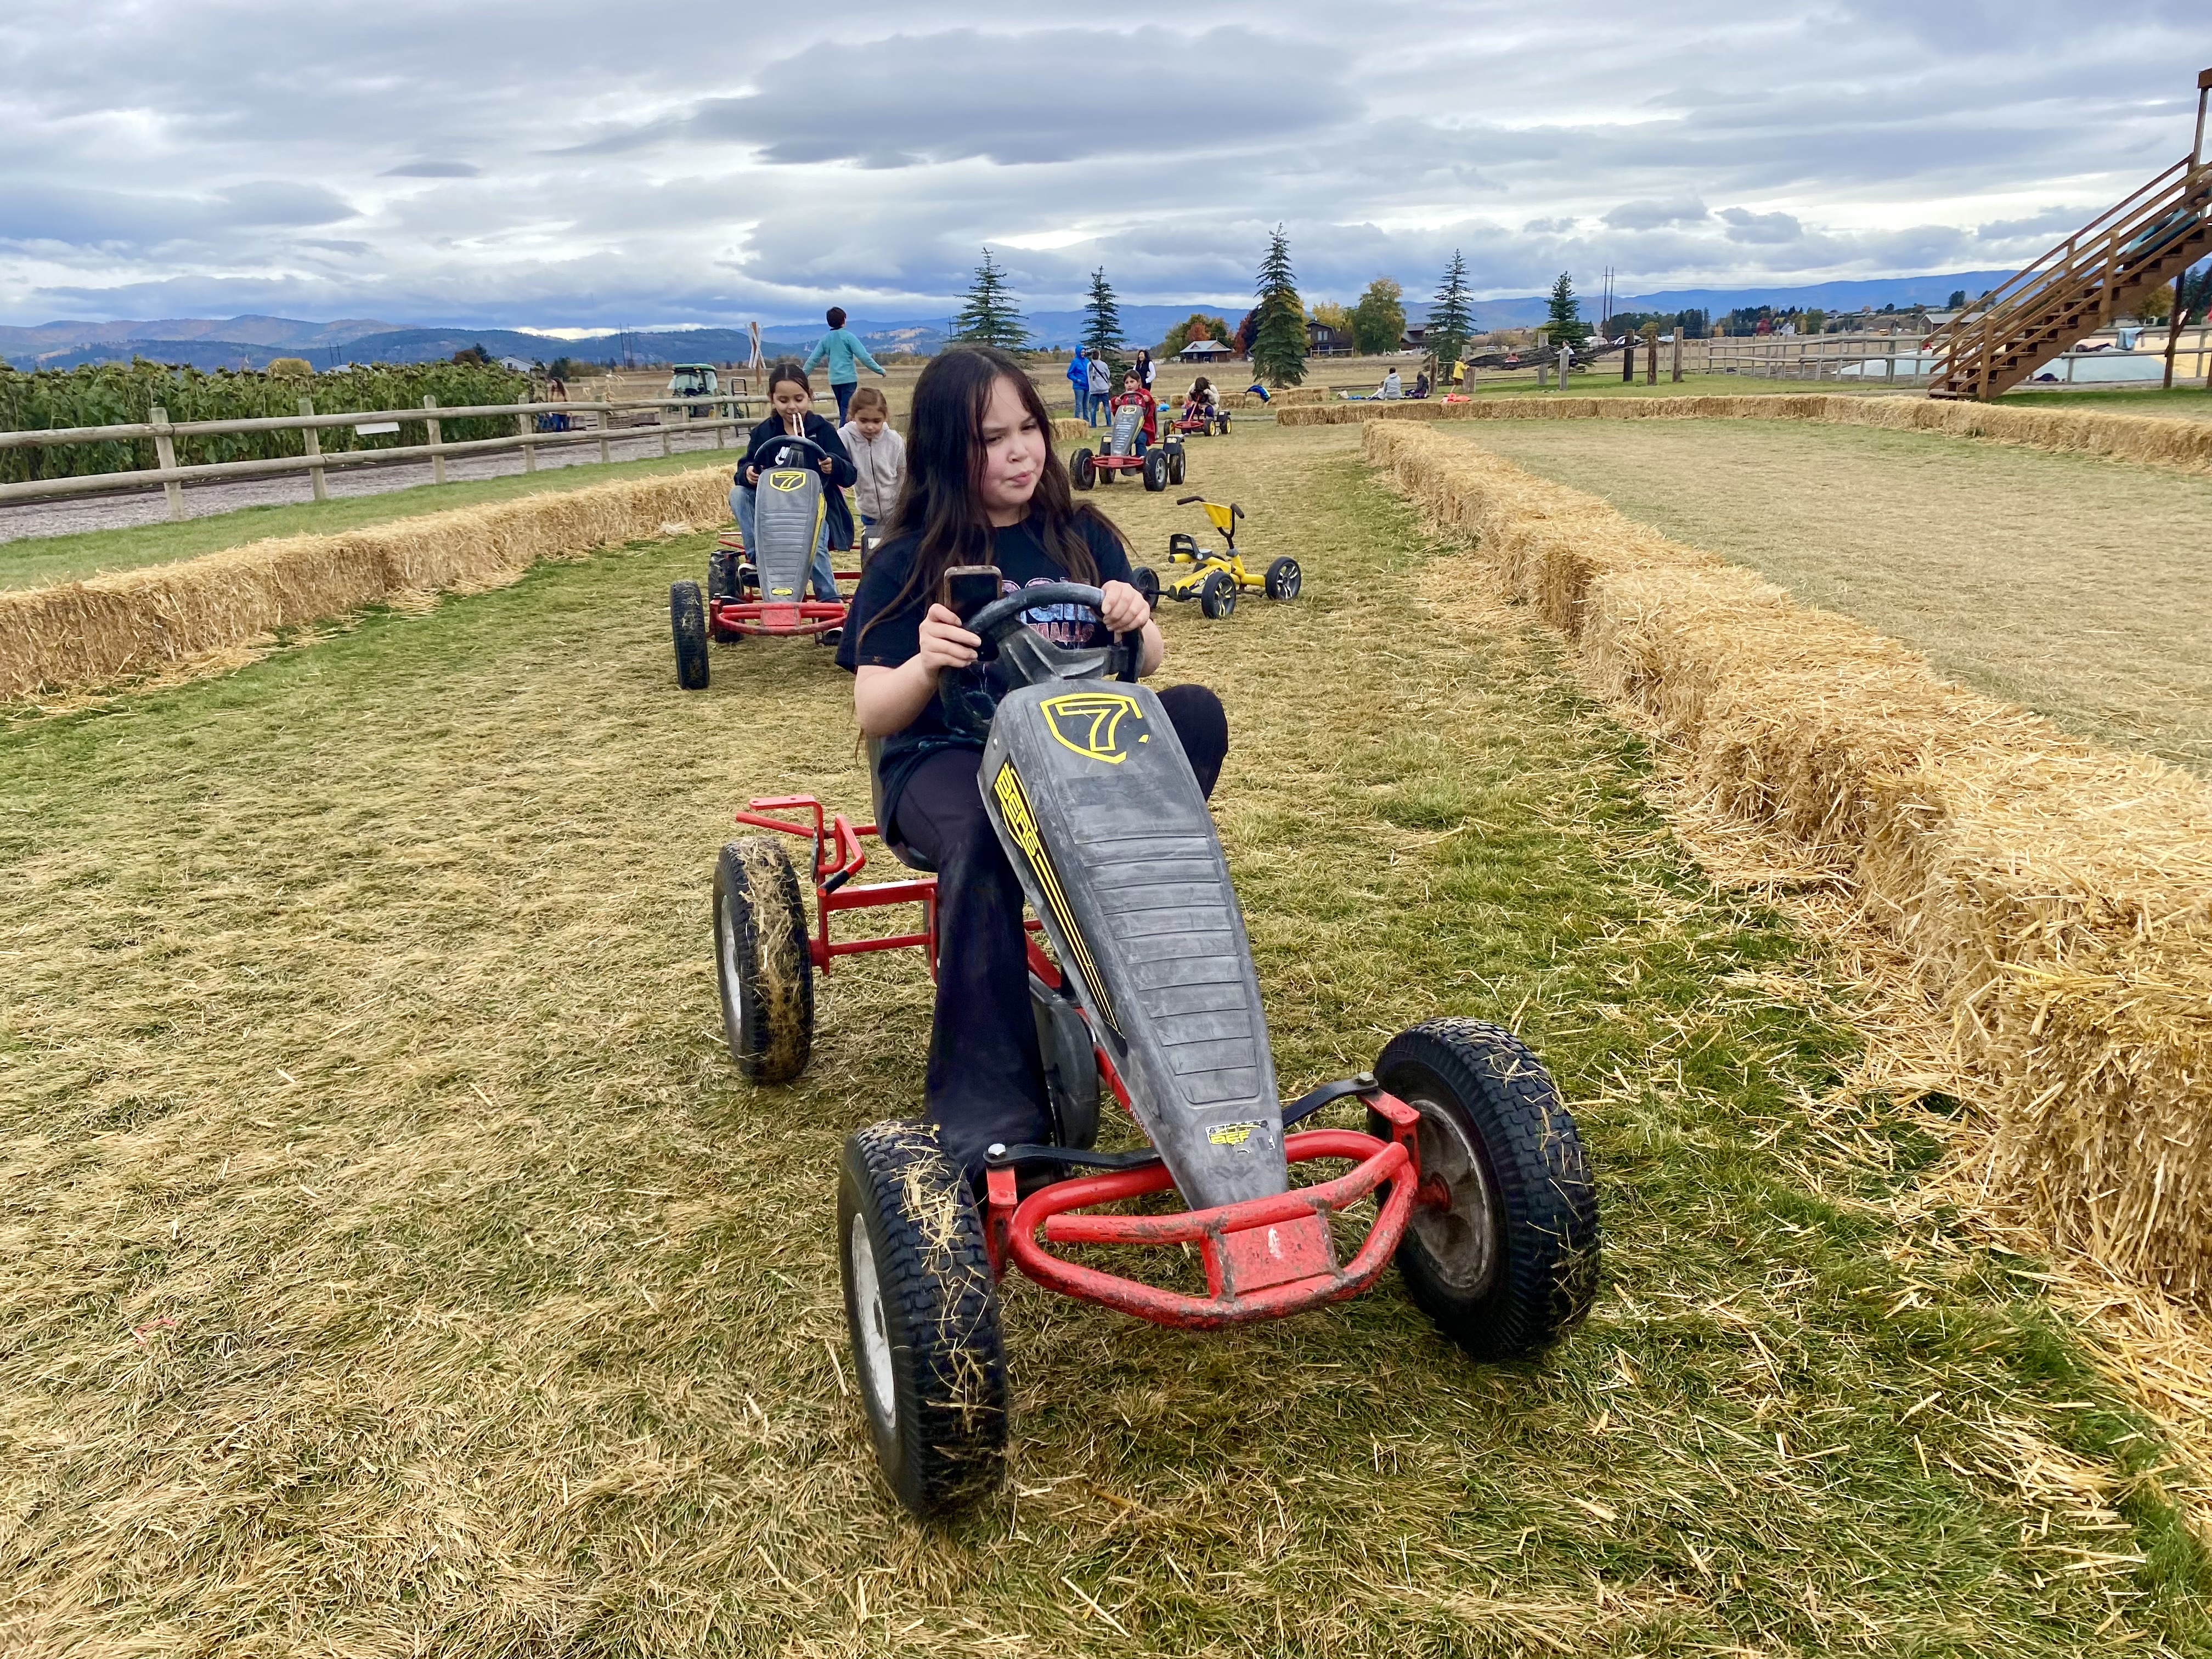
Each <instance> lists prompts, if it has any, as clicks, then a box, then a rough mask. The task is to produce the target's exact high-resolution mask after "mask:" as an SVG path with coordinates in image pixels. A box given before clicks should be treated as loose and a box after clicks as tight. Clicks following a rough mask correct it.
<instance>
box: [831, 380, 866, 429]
mask: <svg viewBox="0 0 2212 1659" xmlns="http://www.w3.org/2000/svg"><path fill="white" fill-rule="evenodd" d="M859 385H860V382H859V381H858V380H832V381H831V382H830V383H829V389H830V391H832V392H836V394H837V424H838V425H839V426H842V425H844V424H845V422H846V421H847V420H848V419H849V418H850V417H851V414H852V409H853V392H854V389H855V388H856V387H858V386H859Z"/></svg>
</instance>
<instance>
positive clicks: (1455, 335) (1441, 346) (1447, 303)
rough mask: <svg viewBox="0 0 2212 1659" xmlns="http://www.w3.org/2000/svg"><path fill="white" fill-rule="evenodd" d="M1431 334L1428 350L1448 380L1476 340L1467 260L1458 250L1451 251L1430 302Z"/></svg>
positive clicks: (1439, 372)
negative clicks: (1468, 284)
mask: <svg viewBox="0 0 2212 1659" xmlns="http://www.w3.org/2000/svg"><path fill="white" fill-rule="evenodd" d="M1428 330H1429V331H1428V342H1429V349H1430V350H1431V351H1433V352H1435V353H1436V354H1437V374H1438V375H1439V376H1440V377H1442V378H1443V379H1446V380H1449V378H1450V376H1451V368H1452V365H1453V364H1454V363H1455V362H1458V361H1459V360H1460V359H1461V358H1462V357H1464V356H1466V355H1467V343H1468V341H1469V340H1471V339H1473V338H1474V297H1473V296H1472V295H1469V294H1468V291H1467V260H1466V259H1465V258H1463V257H1462V255H1461V253H1460V251H1459V250H1458V249H1457V248H1454V249H1453V250H1452V257H1451V264H1449V265H1446V266H1445V267H1444V279H1443V282H1442V283H1438V284H1437V297H1436V298H1435V299H1433V300H1431V301H1429V324H1428Z"/></svg>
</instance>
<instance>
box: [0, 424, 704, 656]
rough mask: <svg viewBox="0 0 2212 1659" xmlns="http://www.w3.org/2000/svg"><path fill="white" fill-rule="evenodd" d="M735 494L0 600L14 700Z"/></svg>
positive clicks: (441, 532)
mask: <svg viewBox="0 0 2212 1659" xmlns="http://www.w3.org/2000/svg"><path fill="white" fill-rule="evenodd" d="M728 496H729V473H728V471H726V468H724V467H722V466H720V465H716V466H714V467H709V468H705V469H701V470H696V471H684V472H672V473H661V474H659V475H657V476H654V477H645V478H625V479H621V480H618V481H617V482H614V483H603V484H592V485H587V486H586V487H585V488H583V489H571V490H558V491H549V492H547V493H545V494H543V495H525V496H521V497H519V498H517V499H516V500H513V501H500V502H495V503H494V504H492V505H489V506H486V507H457V508H454V509H453V510H452V511H449V512H445V513H424V514H422V515H421V516H419V517H416V518H410V519H395V520H391V521H390V522H388V523H385V524H380V525H372V526H368V527H367V528H364V529H361V530H352V531H344V532H339V533H338V534H337V535H331V536H287V537H283V538H274V539H271V540H269V541H264V542H255V543H252V544H248V545H246V546H245V547H237V548H229V549H226V550H223V551H222V552H219V553H210V554H207V555H204V556H202V557H200V558H197V559H186V560H182V561H179V562H177V563H174V564H166V565H149V566H147V567H145V568H143V569H138V570H125V571H118V572H117V573H115V574H112V575H105V576H94V577H91V578H89V579H88V580H84V581H72V582H63V583H59V584H58V585H56V586H52V587H43V588H32V589H28V590H26V591H22V592H8V593H0V698H4V699H15V698H21V697H27V696H36V695H39V694H40V693H44V692H52V691H58V690H94V689H96V688H98V687H100V686H102V685H106V684H112V682H114V681H116V680H118V679H120V678H124V677H125V676H127V675H131V674H137V673H143V672H146V671H149V670H152V669H155V668H159V667H163V666H166V665H172V664H175V663H179V662H184V661H188V660H190V659H193V658H196V657H201V656H205V655H208V654H210V653H215V652H219V651H222V650H226V649H231V648H234V647H238V646H240V645H242V644H244V643H246V641H249V640H252V639H255V638H258V637H259V636H260V635H264V634H267V633H269V632H270V630H272V629H278V628H295V627H300V626H302V625H304V624H306V623H313V622H318V621H321V620H323V619H325V618H326V617H338V616H343V615H344V614H345V613H347V612H348V611H357V610H359V609H360V608H361V607H362V606H363V605H372V604H374V603H376V602H377V601H379V600H381V599H390V598H392V597H393V596H395V595H398V594H401V593H408V592H441V591H444V590H447V589H454V588H461V589H465V588H472V587H483V586H492V585H495V584H496V583H498V582H501V581H506V580H513V578H514V577H516V576H518V575H520V574H521V573H522V572H523V571H524V570H526V569H527V568H529V567H530V566H531V565H532V564H534V563H535V562H538V560H539V559H544V558H556V557H562V556H573V555H574V554H578V553H583V552H588V551H590V550H592V549H593V548H599V547H609V546H614V545H617V544H620V543H623V542H628V541H636V540H641V539H643V538H648V537H653V536H658V535H660V534H662V533H663V531H664V527H665V526H667V525H669V524H671V523H672V524H676V525H678V526H687V527H688V526H709V525H714V524H719V523H720V522H721V521H722V520H724V519H726V517H727V516H728Z"/></svg>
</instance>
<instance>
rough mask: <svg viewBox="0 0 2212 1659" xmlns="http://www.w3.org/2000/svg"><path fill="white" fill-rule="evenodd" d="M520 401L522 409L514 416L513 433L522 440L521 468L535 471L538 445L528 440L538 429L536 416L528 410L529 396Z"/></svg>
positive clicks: (536, 469) (536, 468) (526, 470)
mask: <svg viewBox="0 0 2212 1659" xmlns="http://www.w3.org/2000/svg"><path fill="white" fill-rule="evenodd" d="M520 403H521V404H522V405H523V410H522V413H521V414H520V415H518V416H515V417H514V435H515V436H516V437H518V438H520V439H521V440H522V470H523V471H525V472H535V471H538V446H537V445H536V444H534V443H532V442H531V441H530V437H531V435H532V433H534V432H535V431H537V429H538V417H537V416H535V415H532V413H531V412H530V409H529V404H530V399H529V398H522V399H520Z"/></svg>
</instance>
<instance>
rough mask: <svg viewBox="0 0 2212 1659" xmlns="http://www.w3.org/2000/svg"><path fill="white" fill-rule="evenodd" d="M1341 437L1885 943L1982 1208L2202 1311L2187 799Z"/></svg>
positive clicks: (1461, 462)
mask: <svg viewBox="0 0 2212 1659" xmlns="http://www.w3.org/2000/svg"><path fill="white" fill-rule="evenodd" d="M1364 446H1365V453H1366V454H1367V457H1368V458H1369V459H1370V460H1371V461H1373V462H1376V463H1377V464H1379V465H1382V466H1383V467H1384V468H1386V469H1388V470H1389V471H1390V472H1391V473H1392V474H1393V475H1395V477H1396V479H1397V480H1398V481H1399V483H1401V485H1402V486H1403V487H1404V489H1406V490H1407V492H1408V494H1410V495H1412V497H1413V499H1414V500H1415V501H1416V502H1418V503H1419V505H1420V506H1421V507H1423V508H1425V510H1426V511H1427V512H1428V513H1430V514H1431V515H1433V517H1434V518H1436V519H1437V520H1440V521H1442V522H1443V524H1444V525H1445V526H1449V527H1450V528H1451V529H1453V530H1455V531H1458V532H1462V533H1464V534H1466V535H1468V536H1470V537H1472V538H1474V541H1475V543H1476V544H1477V547H1478V549H1479V550H1480V553H1481V555H1483V556H1485V557H1486V559H1487V560H1488V561H1491V562H1494V564H1495V566H1496V568H1497V571H1498V579H1499V580H1500V582H1501V584H1502V585H1503V586H1504V587H1505V588H1506V589H1508V590H1509V591H1510V593H1511V594H1512V595H1514V596H1516V597H1518V598H1520V599H1523V600H1526V601H1527V602H1528V603H1529V604H1530V605H1533V606H1534V607H1535V608H1536V609H1537V610H1539V611H1541V614H1542V616H1543V617H1544V618H1545V620H1546V621H1547V622H1548V623H1551V624H1552V625H1553V627H1555V628H1557V629H1560V630H1561V631H1562V632H1564V633H1565V634H1566V635H1568V636H1569V637H1570V638H1571V640H1572V641H1573V642H1574V643H1575V645H1576V646H1577V647H1579V650H1580V653H1581V655H1582V659H1583V663H1584V665H1585V669H1586V671H1587V672H1588V673H1589V675H1590V676H1591V678H1593V680H1594V682H1595V684H1596V685H1597V686H1598V687H1599V688H1600V689H1601V690H1602V691H1603V692H1604V693H1605V694H1607V696H1610V697H1612V698H1613V699H1616V700H1617V701H1618V702H1620V703H1621V704H1624V705H1626V707H1627V708H1628V709H1629V710H1630V711H1631V712H1632V714H1633V715H1634V716H1635V717H1637V718H1638V720H1640V722H1641V723H1642V724H1644V725H1645V726H1647V727H1648V728H1649V729H1650V730H1651V731H1653V732H1655V733H1656V736H1658V737H1659V738H1661V739H1662V740H1663V741H1665V742H1666V743H1668V744H1671V745H1674V747H1675V750H1676V752H1677V754H1678V755H1679V757H1680V763H1681V764H1682V766H1683V767H1684V769H1686V774H1687V775H1688V777H1689V779H1690V781H1691V782H1692V786H1693V787H1696V788H1697V789H1699V790H1700V791H1702V792H1703V793H1704V794H1705V796H1706V797H1707V798H1708V799H1709V802H1710V805H1711V807H1712V808H1713V809H1714V810H1716V811H1719V812H1721V813H1723V814H1724V815H1727V816H1729V817H1732V818H1734V819H1735V820H1737V821H1740V822H1742V823H1747V824H1752V825H1756V826H1758V827H1759V828H1760V829H1762V830H1764V831H1765V832H1766V833H1768V834H1769V835H1773V836H1780V837H1782V838H1784V841H1785V842H1786V843H1787V844H1788V845H1789V847H1790V849H1791V851H1792V852H1793V853H1794V854H1795V855H1796V858H1798V859H1799V860H1802V862H1803V864H1804V865H1805V866H1808V868H1812V869H1816V870H1819V871H1820V872H1824V873H1825V874H1826V877H1827V878H1830V879H1832V880H1833V881H1835V882H1837V883H1838V884H1844V885H1845V888H1846V890H1849V891H1851V892H1853V893H1854V894H1855V896H1857V900H1858V901H1859V902H1860V904H1861V905H1862V906H1863V910H1864V913H1865V915H1867V916H1868V918H1869V920H1871V921H1874V922H1875V924H1876V925H1878V926H1879V927H1882V928H1883V929H1884V930H1885V931H1886V932H1887V933H1888V935H1889V936H1890V937H1891V938H1893V939H1894V940H1895V941H1896V942H1897V944H1898V945H1899V946H1901V947H1902V949H1903V951H1904V952H1905V955H1906V956H1907V957H1909V959H1910V960H1911V962H1912V963H1913V964H1914V971H1915V973H1916V974H1917V976H1918V977H1919V980H1920V981H1921V988H1922V989H1923V991H1924V992H1925V993H1926V994H1927V995H1928V996H1929V998H1930V999H1931V1000H1932V1001H1933V1002H1934V1003H1935V1004H1936V1006H1940V1007H1941V1008H1942V1010H1943V1011H1945V1012H1947V1013H1948V1016H1949V1018H1950V1021H1951V1024H1952V1028H1953V1033H1954V1041H1955V1043H1956V1045H1957V1052H1956V1058H1957V1060H1959V1062H1960V1064H1961V1065H1962V1066H1966V1067H1967V1068H1968V1071H1969V1074H1970V1075H1972V1076H1973V1077H1975V1078H1976V1079H1978V1082H1979V1085H1980V1093H1981V1095H1982V1097H1983V1099H1984V1103H1986V1104H1987V1106H1988V1107H1989V1109H1990V1111H1991V1113H1992V1114H1993V1116H1994V1120H1995V1121H1994V1124H1993V1131H1994V1133H1993V1134H1992V1137H1991V1142H1990V1146H1991V1150H1990V1152H1989V1154H1988V1158H1989V1167H1988V1169H1987V1170H1986V1171H1985V1174H1986V1177H1987V1179H1988V1181H1989V1182H1990V1187H1991V1188H1992V1189H1993V1190H1994V1192H1995V1193H1996V1194H1998V1195H1999V1196H2001V1197H2002V1199H2004V1200H2008V1201H2009V1202H2012V1203H2015V1204H2017V1205H2018V1206H2021V1208H2022V1209H2023V1210H2024V1211H2025V1212H2027V1214H2028V1215H2029V1216H2031V1217H2032V1218H2034V1219H2035V1220H2037V1221H2038V1222H2039V1223H2040V1225H2042V1226H2043V1227H2044V1228H2045V1230H2046V1231H2047V1232H2048V1235H2049V1237H2051V1239H2052V1240H2053V1242H2054V1243H2056V1244H2057V1245H2058V1246H2060V1247H2061V1248H2063V1249H2073V1250H2079V1251H2082V1252H2085V1253H2086V1254H2087V1255H2090V1256H2091V1257H2093V1258H2094V1259H2095V1260H2096V1261H2099V1262H2100V1263H2103V1264H2105V1265H2106V1267H2109V1268H2111V1269H2112V1270H2113V1271H2116V1272H2118V1273H2124V1274H2127V1275H2129V1276H2130V1277H2131V1278H2135V1279H2139V1280H2145V1281H2149V1282H2153V1283H2155V1284H2157V1285H2162V1286H2164V1287H2165V1288H2166V1289H2167V1290H2168V1291H2172V1292H2174V1293H2177V1294H2179V1295H2180V1296H2183V1297H2189V1298H2191V1299H2193V1300H2195V1301H2197V1302H2198V1303H2199V1304H2212V787H2207V786H2206V785H2205V784H2203V782H2201V781H2198V780H2197V779H2196V778H2194V777H2192V776H2190V775H2186V774H2184V773H2182V772H2179V771H2178V770H2176V769H2172V768H2170V767H2167V766H2166V765H2164V764H2162V763H2159V762H2157V761H2154V760H2152V759H2149V758H2147V757H2130V756H2124V755H2120V754H2115V753H2111V752H2107V751H2105V750H2100V749H2097V748H2095V747H2094V746H2093V745H2091V744H2086V743H2082V742H2081V741H2078V740H2076V739H2075V738H2071V737H2069V736H2068V735H2067V734H2065V733H2064V732H2060V731H2059V730H2057V728H2056V727H2054V726H2051V724H2050V723H2049V722H2047V721H2045V720H2042V719H2040V718H2039V717H2037V716H2035V715H2033V714H2027V713H2026V712H2025V711H2023V710H2021V709H2019V708H2013V707H2011V706H2008V705H2006V704H2002V703H1999V702H1993V701H1991V700H1990V699H1988V698H1985V697H1983V696H1978V695H1976V694H1974V693H1972V692H1970V691H1966V690H1962V689H1960V687H1958V686H1955V685H1953V684H1948V682H1946V681H1944V680H1942V679H1941V678H1937V676H1936V674H1935V673H1934V672H1933V671H1931V670H1930V669H1929V666H1928V665H1927V664H1926V663H1925V662H1924V661H1923V660H1922V659H1920V658H1919V657H1917V656H1916V655H1915V654H1914V653H1911V651H1909V650H1907V649H1906V648H1905V647H1903V646H1901V645H1899V643H1897V642H1896V641H1893V640H1890V639H1887V638H1885V637H1883V636H1882V635H1879V634H1876V633H1875V632H1873V631H1872V630H1870V629H1867V628H1864V627H1862V626H1861V625H1859V624H1858V623H1855V622H1851V621H1850V620H1848V619H1846V618H1844V617H1839V616H1835V615H1832V614H1830V613H1828V612H1825V611H1816V610H1813V609H1810V608H1808V607H1807V606H1805V605H1800V604H1799V603H1797V602H1796V600H1794V599H1791V598H1790V595H1789V594H1788V593H1787V592H1784V590H1783V589H1781V588H1779V587H1777V586H1774V585H1772V584H1771V583H1769V582H1767V581H1765V580H1763V579H1761V578H1760V577H1759V575H1757V574H1755V573H1753V572H1752V571H1749V570H1747V569H1744V568H1740V567H1737V566H1732V565H1729V564H1728V563H1726V562H1723V561H1722V560H1721V559H1720V558H1718V557H1717V556H1715V555H1713V554H1711V553H1708V552H1705V551H1704V550H1701V549H1698V548H1694V547H1689V546H1685V545H1683V544H1680V543H1678V542H1673V541H1669V540H1668V539H1667V538H1664V537H1662V536H1661V535H1660V534H1658V532H1656V531H1653V530H1650V529H1649V528H1646V527H1645V526H1641V525H1638V524H1636V523H1634V522H1632V521H1631V520H1627V519H1626V518H1624V517H1622V516H1621V515H1620V513H1616V512H1615V511H1613V508H1611V507H1608V506H1607V505H1606V504H1605V503H1604V502H1603V501H1600V500H1598V499H1597V498H1596V497H1595V496H1591V495H1585V494H1583V493H1582V492H1580V491H1578V490H1575V489H1568V488H1566V487H1565V486H1562V485H1559V484H1555V483H1550V482H1548V481H1546V480H1543V479H1540V478H1538V477H1534V476H1533V475H1531V474H1529V473H1528V472H1525V471H1522V470H1521V469H1520V468H1518V467H1516V466H1514V465H1511V464H1510V463H1509V462H1506V461H1504V460H1503V459H1499V458H1498V457H1496V456H1493V455H1490V454H1486V453H1483V452H1482V451H1480V450H1479V449H1477V448H1475V447H1474V446H1472V445H1469V444H1466V443H1463V442H1459V441H1454V440H1452V439H1450V438H1448V437H1446V436H1445V435H1443V434H1441V433H1438V432H1437V431H1436V430H1434V429H1433V428H1430V427H1426V426H1423V425H1418V424H1413V423H1410V422H1376V423H1374V424H1372V425H1370V426H1369V427H1368V428H1367V430H1366V433H1365V439H1364Z"/></svg>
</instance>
